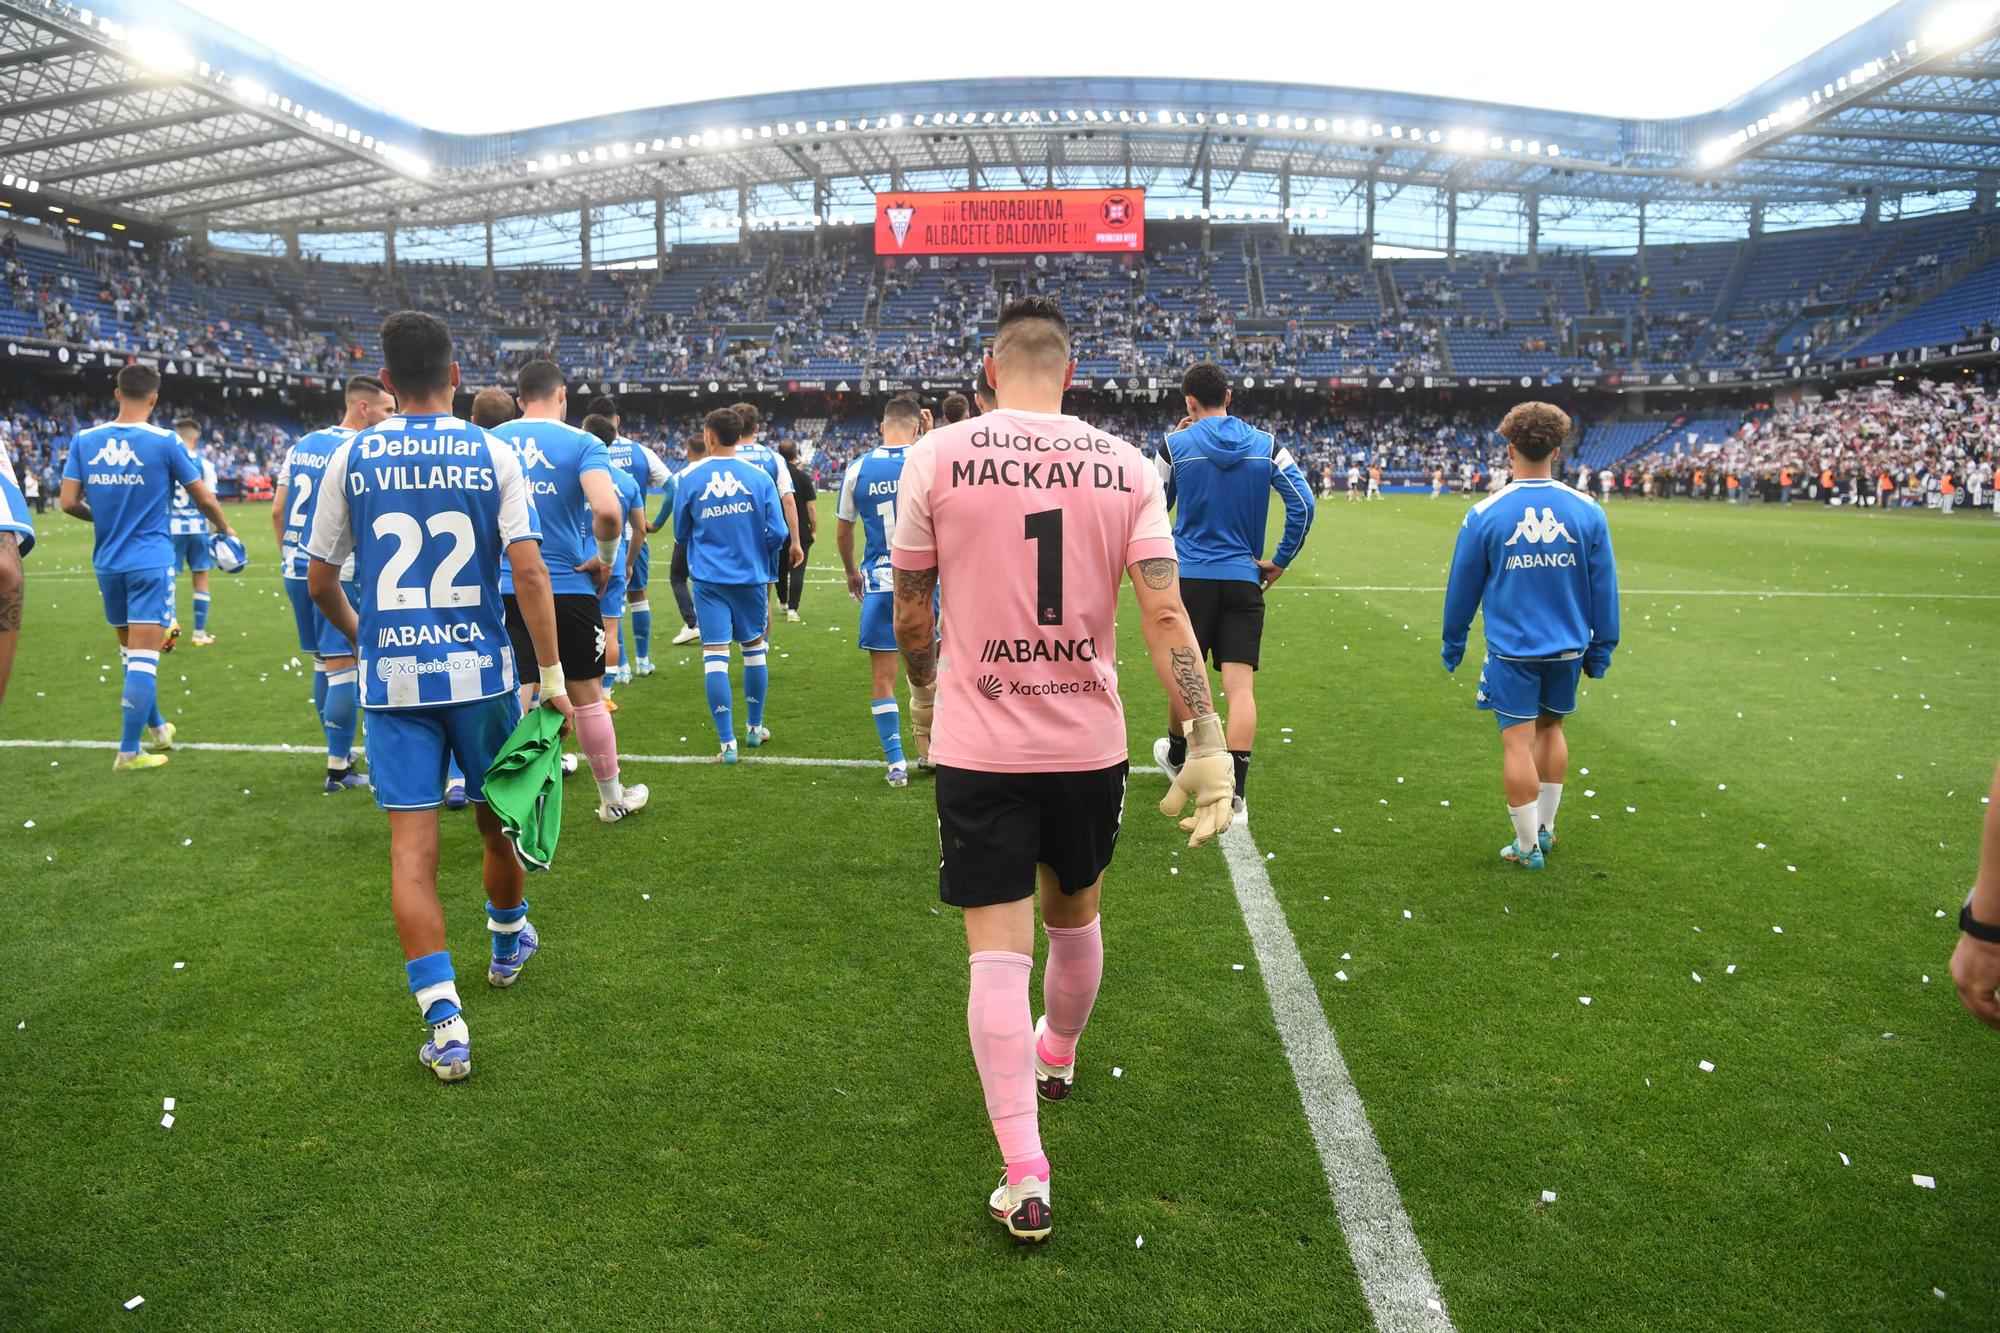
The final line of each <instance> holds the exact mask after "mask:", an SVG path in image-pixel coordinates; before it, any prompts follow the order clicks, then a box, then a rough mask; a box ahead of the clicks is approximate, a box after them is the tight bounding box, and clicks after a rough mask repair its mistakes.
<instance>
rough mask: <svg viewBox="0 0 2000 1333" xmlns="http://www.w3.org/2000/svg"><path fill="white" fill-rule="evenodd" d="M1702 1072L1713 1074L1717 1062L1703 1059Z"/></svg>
mask: <svg viewBox="0 0 2000 1333" xmlns="http://www.w3.org/2000/svg"><path fill="white" fill-rule="evenodd" d="M1701 1072H1702V1073H1704V1074H1713V1073H1714V1072H1715V1062H1714V1061H1712V1060H1703V1061H1702V1062H1701Z"/></svg>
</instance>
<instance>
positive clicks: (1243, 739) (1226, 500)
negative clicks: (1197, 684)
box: [1153, 362, 1314, 818]
mask: <svg viewBox="0 0 2000 1333" xmlns="http://www.w3.org/2000/svg"><path fill="white" fill-rule="evenodd" d="M1181 394H1182V396H1183V398H1184V400H1185V402H1186V404H1187V417H1186V418H1185V421H1186V424H1185V425H1184V426H1183V427H1182V428H1181V429H1180V430H1178V431H1176V432H1174V433H1173V434H1171V435H1169V436H1167V456H1166V457H1164V458H1161V459H1159V460H1158V462H1159V464H1160V466H1161V468H1162V471H1163V473H1164V480H1165V481H1166V488H1167V504H1168V506H1169V507H1171V508H1173V509H1174V510H1175V511H1176V514H1175V521H1174V549H1175V553H1176V555H1177V557H1178V558H1179V560H1180V575H1181V604H1182V605H1183V606H1185V607H1186V608H1187V614H1188V620H1189V622H1190V624H1192V626H1193V627H1194V639H1195V643H1196V644H1198V645H1199V646H1200V648H1201V652H1202V656H1204V657H1206V658H1209V659H1211V660H1213V661H1214V663H1215V669H1216V670H1217V671H1220V672H1221V673H1222V694H1223V697H1224V698H1226V699H1227V700H1228V701H1229V757H1230V760H1231V761H1232V763H1233V764H1234V766H1235V770H1236V788H1235V796H1234V798H1233V800H1232V802H1231V806H1232V809H1233V810H1234V812H1235V815H1236V816H1237V817H1239V818H1240V817H1242V816H1244V815H1245V813H1246V812H1247V807H1246V806H1245V804H1244V799H1243V798H1244V787H1245V785H1246V784H1247V783H1248V782H1249V779H1250V755H1251V750H1252V748H1253V747H1254V746H1255V744H1256V742H1257V698H1256V693H1255V689H1256V681H1257V663H1258V658H1259V652H1260V648H1261V646H1262V643H1263V638H1264V590H1265V589H1266V588H1268V587H1270V586H1271V585H1272V584H1274V583H1276V582H1277V581H1278V580H1279V579H1281V578H1283V577H1284V574H1285V570H1286V568H1287V567H1289V566H1290V565H1291V563H1292V561H1293V560H1295V559H1297V558H1298V554H1299V550H1300V548H1301V547H1303V546H1304V545H1305V540H1306V533H1308V532H1310V531H1311V530H1312V522H1313V512H1314V508H1313V498H1312V487H1311V486H1309V485H1308V484H1307V483H1306V478H1305V474H1304V473H1302V472H1300V471H1299V465H1298V464H1297V463H1296V462H1294V461H1293V459H1292V451H1291V450H1289V449H1280V448H1278V447H1277V443H1276V441H1274V440H1273V439H1272V438H1271V437H1270V436H1269V435H1267V434H1266V433H1264V432H1263V431H1260V430H1257V429H1255V428H1254V427H1252V426H1251V425H1250V424H1249V423H1247V422H1245V421H1242V420H1240V419H1239V418H1236V417H1233V416H1230V415H1229V399H1230V389H1229V376H1228V375H1227V374H1226V373H1224V371H1223V369H1222V367H1220V366H1217V365H1214V364H1211V363H1209V362H1202V363H1201V364H1199V365H1196V366H1192V367H1190V368H1189V370H1188V372H1187V374H1186V375H1185V376H1184V377H1183V378H1182V380H1181ZM1273 491H1276V492H1277V493H1278V497H1279V498H1280V499H1281V500H1283V501H1284V504H1285V531H1284V535H1283V536H1282V537H1280V538H1279V539H1278V549H1277V552H1276V553H1275V555H1274V556H1273V557H1272V558H1271V559H1269V560H1266V559H1265V558H1264V532H1265V527H1266V522H1265V520H1266V517H1267V516H1268V515H1269V513H1270V507H1271V493H1272V492H1273ZM1167 702H1168V726H1167V734H1166V736H1165V737H1163V738H1162V739H1161V740H1160V741H1158V742H1157V743H1156V744H1155V745H1154V746H1153V759H1154V762H1155V763H1157V764H1159V766H1160V768H1161V769H1162V771H1164V772H1165V773H1166V775H1167V776H1168V777H1169V778H1171V777H1173V776H1175V775H1176V774H1178V773H1179V772H1180V768H1181V764H1182V763H1184V762H1185V761H1186V759H1187V737H1186V735H1185V734H1183V732H1182V731H1181V727H1180V724H1181V723H1182V722H1183V721H1185V720H1186V719H1185V718H1183V717H1181V716H1180V715H1179V714H1178V713H1176V712H1174V710H1173V707H1172V705H1173V699H1172V697H1171V696H1169V698H1168V701H1167Z"/></svg>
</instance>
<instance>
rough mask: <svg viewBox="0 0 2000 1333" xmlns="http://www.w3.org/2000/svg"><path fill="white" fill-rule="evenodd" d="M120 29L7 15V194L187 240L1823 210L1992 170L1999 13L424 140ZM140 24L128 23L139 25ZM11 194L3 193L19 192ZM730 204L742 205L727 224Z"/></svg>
mask: <svg viewBox="0 0 2000 1333" xmlns="http://www.w3.org/2000/svg"><path fill="white" fill-rule="evenodd" d="M130 18H131V20H132V23H133V25H134V26H131V27H127V26H125V24H124V23H123V22H121V20H120V19H118V18H115V17H111V16H107V15H106V14H105V13H103V12H102V11H101V10H100V11H93V10H91V9H87V8H84V7H82V6H76V5H69V4H62V3H55V2H54V0H0V172H4V173H5V176H4V179H0V184H5V185H6V186H7V188H8V190H9V191H10V192H25V193H28V194H44V193H45V194H46V196H47V197H48V198H49V199H50V201H51V205H52V206H54V205H55V201H60V207H56V208H55V211H61V208H62V207H67V208H68V209H70V210H72V211H75V212H78V213H83V212H91V213H92V216H93V219H94V220H95V219H98V218H101V219H103V221H102V222H100V223H99V225H106V224H108V223H109V222H110V221H112V220H119V221H124V222H127V223H129V224H132V225H135V226H142V227H143V226H147V225H151V226H156V227H164V228H170V229H176V230H195V229H203V228H205V229H210V230H216V231H242V232H260V233H291V232H308V233H311V232H354V231H362V230H379V229H384V228H390V227H440V226H450V225H454V224H464V223H478V222H481V221H485V220H489V219H492V218H495V217H499V218H507V217H518V216H525V215H534V214H548V213H553V212H574V211H576V210H578V209H580V208H583V207H585V206H591V207H597V206H607V205H617V204H624V203H635V202H643V201H657V202H658V204H659V205H660V207H661V208H662V211H672V212H674V213H676V214H678V215H682V216H691V215H692V214H693V213H695V212H697V211H702V210H703V209H705V208H719V209H720V210H721V211H723V212H725V213H734V212H737V211H738V210H739V209H741V208H743V205H742V204H741V203H740V201H741V200H744V199H746V198H747V197H748V196H747V194H746V193H744V192H747V191H749V190H753V189H758V190H773V189H775V190H776V191H778V192H780V193H781V195H782V196H783V197H785V198H787V199H789V200H790V201H791V203H792V204H793V206H794V208H793V211H794V213H795V215H796V217H797V219H798V220H799V221H801V222H806V223H810V222H811V221H813V220H829V219H830V218H832V217H833V215H834V214H835V213H836V211H837V210H838V209H840V208H842V207H846V206H853V207H857V208H859V207H865V204H864V203H863V202H862V201H863V200H864V199H865V196H866V194H868V193H870V192H872V191H875V190H884V189H897V188H924V187H926V186H942V185H946V184H949V185H952V186H955V187H964V186H966V185H967V184H975V185H977V186H981V187H992V188H1016V187H1021V186H1040V185H1043V184H1054V185H1058V186H1060V185H1095V184H1106V183H1115V184H1129V185H1137V186H1147V187H1153V188H1155V189H1156V190H1157V191H1159V192H1160V193H1162V194H1165V195H1168V196H1169V197H1176V196H1177V197H1180V198H1183V199H1194V198H1198V197H1200V195H1201V193H1202V191H1203V187H1204V186H1205V185H1207V184H1210V183H1212V184H1213V185H1214V187H1215V188H1216V189H1217V190H1218V191H1220V190H1224V189H1228V188H1233V187H1235V186H1236V185H1237V183H1238V182H1239V181H1243V180H1257V181H1261V182H1263V187H1262V188H1264V189H1266V190H1267V191H1268V193H1269V195H1270V196H1271V198H1272V201H1273V202H1274V203H1277V202H1280V201H1289V200H1290V198H1291V192H1292V190H1293V188H1295V187H1297V186H1302V185H1306V184H1309V183H1312V182H1328V181H1332V182H1352V183H1355V184H1354V186H1353V187H1352V188H1354V189H1357V190H1358V189H1359V183H1360V182H1364V181H1372V182H1375V183H1376V186H1377V187H1378V188H1380V189H1382V190H1384V191H1388V192H1394V191H1400V190H1405V189H1429V190H1437V191H1450V192H1456V193H1463V194H1466V195H1469V196H1473V197H1491V196H1494V195H1533V196H1542V197H1552V198H1553V197H1567V198H1572V199H1578V200H1588V201H1602V202H1605V203H1610V204H1615V205H1618V206H1631V205H1636V204H1640V203H1654V204H1663V205H1680V206H1697V207H1699V206H1726V207H1733V208H1737V209H1739V210H1740V209H1741V208H1742V207H1743V206H1744V205H1746V204H1762V203H1776V204H1801V205H1812V204H1834V203H1839V202H1843V201H1850V200H1852V199H1854V198H1856V197H1857V196H1860V195H1863V194H1864V193H1867V192H1871V191H1872V192H1874V193H1875V194H1877V195H1878V196H1880V197H1883V198H1888V197H1894V196H1901V195H1905V194H1929V193H1939V192H1956V191H1978V192H1983V193H1984V195H1986V196H1987V197H1990V196H1991V194H1992V191H1993V190H1994V187H1995V182H1996V180H2000V125H1996V118H1995V108H1996V106H2000V3H1994V2H1993V0H1977V2H1976V3H1955V4H1954V3H1946V4H1943V5H1940V4H1938V3H1936V2H1935V0H1932V2H1930V3H1919V2H1918V0H1904V3H1900V4H1897V5H1895V6H1894V7H1892V8H1891V9H1889V10H1887V11H1886V12H1885V13H1883V14H1881V15H1879V16H1878V17H1876V18H1875V19H1872V20H1870V21H1869V22H1867V23H1865V24H1863V25H1862V26H1860V27H1859V28H1857V29H1855V30H1854V31H1853V32H1851V33H1849V34H1848V35H1847V36H1845V37H1842V38H1840V39H1839V40H1837V41H1835V42H1833V43H1831V44H1829V45H1828V46H1826V47H1824V48H1823V49H1821V50H1820V51H1819V52H1817V53H1815V54H1814V55H1813V56H1811V57H1810V58H1808V59H1806V60H1804V61H1802V62H1800V63H1799V64H1797V65H1795V66H1793V67H1792V68H1791V69H1788V70H1786V71H1785V72H1783V73H1782V74H1780V75H1778V76H1776V77H1775V78H1773V79H1771V80H1769V81H1768V82H1766V83H1765V84H1764V85H1762V86H1761V87H1759V88H1758V89H1756V90H1755V91H1753V92H1752V93H1750V94H1749V95H1747V96H1745V97H1743V98H1739V99H1738V100H1737V101H1735V102H1733V103H1731V104H1730V105H1728V106H1726V107H1723V108H1721V109H1719V110H1717V111H1715V112H1712V113H1710V114H1708V115H1704V116H1696V117H1688V118H1682V119H1674V120H1629V119H1618V118H1613V117H1604V116H1590V115H1581V114H1575V113H1570V112H1557V111H1548V110H1539V109H1535V108H1529V107H1514V106H1504V105H1497V104H1493V103H1484V102H1470V101H1458V100H1453V99H1450V98H1443V97H1435V96H1423V95H1415V94H1404V93H1394V92H1382V91H1369V90H1360V89H1348V88H1330V87H1314V86H1303V85H1294V84H1274V83H1258V82H1242V81H1224V80H1212V79H1175V78H1114V79H1077V78H1046V79H1008V80H986V81H972V82H965V81H953V82H915V83H895V84H875V85H868V86H860V87H844V88H833V89H820V90H813V91H801V92H796V93H783V94H767V95H760V96H753V97H743V98H736V99H728V100H720V101H709V102H703V103H696V104H685V105H677V106H664V107H657V108H652V109H648V110H643V111H631V112H625V113H621V114H617V115H610V116H603V117H597V118H593V119H591V120H587V121H578V122H572V123H568V124H562V125H551V126H545V127H542V128H538V129H531V130H524V131H520V132H515V133H508V134H492V135H453V134H441V133H437V132H433V131H429V130H426V129H423V128H421V127H419V126H415V125H412V124H410V123H408V122H407V121H405V120H402V119H400V118H398V117H396V116H393V115H391V114H389V113H386V112H384V111H382V110H380V109H377V108H374V107H371V106H368V105H365V104H362V103H360V102H359V101H356V100H354V99H352V98H350V97H348V96H347V95H345V94H344V93H342V92H341V91H339V90H337V89H335V88H333V87H330V86H328V85H327V84H326V83H325V82H323V81H322V80H320V79H318V78H316V77H314V76H312V75H310V74H307V73H305V72H304V71H302V70H300V69H299V68H298V67H296V66H295V65H292V64H291V63H289V62H287V61H286V60H285V59H283V58H282V57H280V56H278V55H276V54H274V53H272V52H270V51H268V50H265V49H263V48H261V47H258V46H257V45H255V44H254V43H251V42H249V41H248V40H247V39H245V38H243V37H241V36H240V35H239V34H236V33H233V32H231V31H230V30H228V29H226V28H223V27H221V26H219V25H217V24H214V23H211V22H209V21H208V20H206V19H204V18H202V17H200V16H199V15H196V14H194V13H192V12H191V11H188V10H186V9H183V8H181V7H180V6H178V5H174V4H171V3H166V2H165V0H156V2H155V3H148V4H145V5H143V6H141V5H137V4H134V5H133V6H131V13H130ZM142 23H143V24H147V25H150V26H148V27H143V28H142V27H140V26H138V25H139V24H142ZM10 197H11V196H10ZM744 211H747V209H746V210H744Z"/></svg>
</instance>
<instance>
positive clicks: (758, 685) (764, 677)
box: [743, 643, 771, 727]
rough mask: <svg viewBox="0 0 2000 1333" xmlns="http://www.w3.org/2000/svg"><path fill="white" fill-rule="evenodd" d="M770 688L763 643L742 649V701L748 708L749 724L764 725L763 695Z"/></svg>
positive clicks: (769, 674) (769, 675)
mask: <svg viewBox="0 0 2000 1333" xmlns="http://www.w3.org/2000/svg"><path fill="white" fill-rule="evenodd" d="M770 688H771V671H770V668H769V667H766V666H765V665H764V645H763V644H761V643H760V644H758V645H757V646H756V647H755V648H745V649H744V650H743V703H744V706H745V707H746V708H748V709H749V710H750V725H751V726H753V727H761V726H763V725H764V696H765V694H766V693H768V692H769V691H770Z"/></svg>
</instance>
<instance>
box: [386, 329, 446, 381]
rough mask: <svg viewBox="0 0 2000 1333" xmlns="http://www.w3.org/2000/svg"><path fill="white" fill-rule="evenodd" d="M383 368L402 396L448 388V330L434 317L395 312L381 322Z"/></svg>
mask: <svg viewBox="0 0 2000 1333" xmlns="http://www.w3.org/2000/svg"><path fill="white" fill-rule="evenodd" d="M382 365H383V368H384V369H386V370H387V371H388V372H389V380H390V382H391V383H393V384H394V385H395V386H396V390H397V392H398V393H399V394H401V395H403V396H405V397H408V396H410V395H414V394H423V393H436V392H438V391H439V390H441V389H445V388H448V387H450V385H451V330H450V329H448V328H446V327H445V325H444V321H443V320H441V319H439V318H438V317H437V316H436V315H427V314H425V313H424V312H423V311H421V310H398V311H397V312H396V313H395V314H393V315H391V316H389V318H387V319H385V320H383V321H382Z"/></svg>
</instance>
